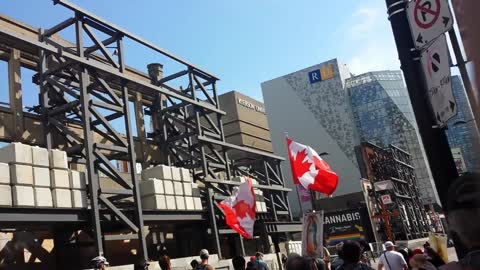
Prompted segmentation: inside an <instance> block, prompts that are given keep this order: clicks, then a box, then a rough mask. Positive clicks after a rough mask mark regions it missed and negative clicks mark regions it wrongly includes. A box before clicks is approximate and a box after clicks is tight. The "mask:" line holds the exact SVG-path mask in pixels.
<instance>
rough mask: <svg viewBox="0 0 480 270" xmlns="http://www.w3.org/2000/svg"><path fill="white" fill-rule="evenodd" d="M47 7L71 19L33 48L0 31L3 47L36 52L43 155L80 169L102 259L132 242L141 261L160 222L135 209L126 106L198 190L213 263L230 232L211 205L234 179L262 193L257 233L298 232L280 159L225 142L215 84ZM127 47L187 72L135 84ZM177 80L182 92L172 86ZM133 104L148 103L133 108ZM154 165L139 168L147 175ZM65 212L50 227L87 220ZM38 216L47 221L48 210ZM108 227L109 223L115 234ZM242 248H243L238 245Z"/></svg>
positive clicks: (88, 18)
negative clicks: (151, 226)
mask: <svg viewBox="0 0 480 270" xmlns="http://www.w3.org/2000/svg"><path fill="white" fill-rule="evenodd" d="M54 3H55V4H59V5H61V6H63V7H65V8H67V9H69V10H70V11H71V12H72V13H73V15H72V17H71V18H69V19H67V20H65V21H63V22H61V23H59V24H57V25H55V26H53V27H51V28H50V29H46V30H40V32H39V33H38V40H34V39H31V38H29V37H27V36H25V35H22V34H19V33H17V32H14V31H12V30H10V29H8V28H4V27H1V26H0V36H1V37H2V39H4V40H9V42H8V43H9V44H8V46H11V47H12V48H18V49H22V46H25V45H28V46H30V47H34V48H36V49H37V50H38V74H37V75H36V76H35V78H34V80H35V82H36V83H38V85H39V87H40V109H39V112H40V114H41V117H42V122H43V127H44V133H45V145H46V147H47V148H48V149H53V148H59V149H63V150H65V151H66V152H67V153H68V156H69V160H70V161H71V162H73V163H79V164H85V167H86V171H87V178H88V183H89V184H88V197H89V200H90V209H89V210H88V211H89V213H90V219H89V223H88V224H89V225H88V226H89V227H90V234H91V236H92V238H93V239H94V242H95V247H96V251H97V253H98V254H99V255H102V254H104V241H109V240H124V239H138V241H139V249H138V255H139V259H148V258H147V256H148V253H147V247H146V240H145V233H144V230H143V227H144V218H145V219H148V220H150V221H155V220H165V219H166V218H161V216H160V215H159V216H160V217H158V216H157V217H155V215H154V214H152V213H146V212H145V211H142V206H141V200H140V194H139V189H138V181H139V179H138V176H137V175H136V173H135V164H136V162H137V160H139V159H138V158H137V154H138V153H142V152H143V151H144V150H142V149H136V147H135V144H134V135H133V131H132V121H133V119H134V117H133V116H132V115H131V114H132V113H131V110H130V108H129V106H130V104H129V103H130V102H132V101H133V102H134V106H135V110H137V111H138V110H140V111H141V115H143V107H142V105H146V107H147V108H146V112H145V113H146V114H148V115H151V118H152V126H153V131H152V133H151V134H149V137H150V138H152V139H153V142H154V144H156V145H157V146H158V148H159V149H160V151H161V153H162V157H163V161H162V163H164V164H167V165H174V166H180V167H185V168H188V169H189V170H190V171H191V172H192V174H193V176H194V180H195V181H200V182H202V183H204V184H205V193H204V194H203V198H204V200H205V202H204V205H206V206H207V207H206V212H207V214H208V222H209V224H210V225H209V226H210V229H211V230H212V232H213V233H212V235H213V240H214V241H215V246H216V252H217V253H218V254H219V257H222V254H221V249H220V235H222V234H232V233H233V231H232V230H229V229H228V228H227V227H226V225H225V222H224V215H223V213H222V211H221V210H220V208H219V207H218V206H217V202H218V201H219V200H221V199H223V198H225V196H228V195H231V191H232V188H233V187H235V186H237V185H239V184H240V183H239V182H235V181H233V179H234V177H235V176H251V177H254V178H255V179H257V180H258V182H259V184H258V185H254V187H255V188H258V189H260V190H262V191H263V192H264V195H265V200H266V202H267V208H268V211H267V213H266V214H261V215H260V218H259V220H257V225H256V226H257V228H260V231H261V232H262V234H263V235H268V234H271V235H272V234H273V235H275V234H277V233H288V232H294V231H298V230H299V224H298V223H295V222H293V219H292V216H291V212H290V207H289V203H288V199H287V193H288V192H289V191H290V189H288V188H286V187H285V182H284V180H283V176H282V171H281V169H280V162H281V161H282V160H283V158H281V157H278V156H275V155H272V154H268V153H265V152H262V151H257V150H253V149H250V148H245V147H240V146H237V145H234V144H230V143H227V142H226V141H225V136H224V132H223V126H222V116H224V115H225V112H223V111H222V110H221V109H220V106H219V102H218V96H217V89H216V81H217V80H218V78H217V77H216V76H214V75H212V74H210V73H208V72H206V71H204V70H202V69H200V68H198V67H196V66H194V65H192V64H190V63H188V62H187V61H184V60H182V59H180V58H178V57H176V56H175V55H173V54H171V53H169V52H167V51H165V50H163V49H161V48H159V47H157V46H155V45H153V44H151V43H149V42H147V41H145V40H143V39H141V38H140V37H137V36H136V35H134V34H132V33H129V32H128V31H126V30H124V29H122V28H120V27H118V26H115V25H113V24H111V23H108V22H106V21H105V20H103V19H101V18H99V17H97V16H96V15H94V14H92V13H89V12H88V11H85V10H83V9H81V8H80V7H78V6H76V5H74V4H72V3H70V2H68V1H64V0H54ZM69 27H73V28H74V33H75V39H74V40H73V41H68V42H65V41H64V40H59V39H58V38H56V36H57V35H58V34H59V33H60V32H62V30H65V29H67V28H69ZM126 40H128V41H130V42H134V43H135V44H137V45H140V46H142V47H144V48H148V49H150V50H153V51H154V52H155V53H157V54H159V55H162V56H163V57H166V58H168V59H169V60H171V61H173V62H175V63H176V64H178V65H181V66H183V67H184V68H183V69H182V70H181V71H178V72H176V73H173V74H171V75H169V76H165V77H164V76H163V70H162V65H160V64H151V65H149V66H148V69H149V75H150V76H149V77H150V80H151V82H146V81H145V80H140V79H138V78H137V77H135V76H133V75H132V74H131V73H128V72H127V65H126V63H125V59H126V53H125V49H124V42H125V41H126ZM87 44H91V45H87ZM112 47H113V49H115V52H114V53H112V52H111V49H112ZM174 81H175V83H178V82H179V81H180V82H183V83H184V85H182V86H179V87H176V86H173V85H174V83H172V82H174ZM139 96H141V98H142V99H144V100H148V101H149V104H139V103H137V102H138V101H139V99H138V97H139ZM132 118H133V119H132ZM137 120H138V118H137ZM74 126H75V127H77V129H75V128H74ZM79 126H80V127H81V131H82V132H81V133H79V132H78V127H79ZM137 130H139V124H138V122H137ZM138 133H139V135H138V138H136V139H137V140H139V141H140V148H142V147H143V146H144V145H145V144H146V140H147V138H146V137H143V138H142V136H141V134H140V131H139V132H138ZM235 152H247V153H248V154H249V157H250V158H248V159H245V158H243V159H234V158H231V157H230V153H233V154H235ZM232 156H234V155H232ZM113 160H125V161H128V162H129V164H130V170H129V171H130V179H126V177H125V176H123V175H122V174H121V173H120V172H119V171H118V170H117V169H116V168H115V166H114V164H113V163H112V161H113ZM158 163H159V162H158V161H157V162H155V161H147V160H145V159H144V160H142V166H143V167H144V168H146V167H147V166H149V165H156V164H158ZM100 176H102V178H101V177H100ZM104 176H105V177H106V179H107V180H105V179H104V178H105V177H104ZM105 181H111V182H112V183H115V184H116V185H115V186H116V188H107V187H105V185H104V182H105ZM51 211H56V210H54V209H52V210H51ZM63 212H65V213H62V214H59V215H54V216H52V217H53V219H55V218H57V217H58V218H59V219H69V218H72V217H73V219H75V220H77V219H78V220H82V221H83V222H84V221H85V218H84V216H83V214H82V215H80V214H78V213H70V212H67V211H63ZM82 212H83V211H82ZM21 215H29V214H28V213H23V214H21ZM35 215H36V216H35V217H38V218H41V219H42V222H45V221H46V220H44V219H45V215H46V214H45V211H43V212H42V213H36V214H35ZM168 217H170V218H175V215H168ZM200 217H201V216H195V218H196V219H198V218H200ZM10 218H12V219H11V220H9V218H8V216H5V217H4V219H3V220H0V221H2V222H6V223H8V222H12V223H15V222H25V221H27V220H31V219H32V218H27V217H26V216H19V215H15V216H14V217H13V216H10ZM111 224H115V228H116V229H115V230H113V229H112V226H111ZM120 225H121V226H120ZM117 226H120V227H117ZM118 228H120V229H118ZM273 241H274V244H275V249H276V250H278V241H279V240H278V238H277V237H273ZM240 243H241V244H242V250H244V248H243V242H242V239H241V238H240Z"/></svg>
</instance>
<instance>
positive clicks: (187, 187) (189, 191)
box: [183, 182, 192, 196]
mask: <svg viewBox="0 0 480 270" xmlns="http://www.w3.org/2000/svg"><path fill="white" fill-rule="evenodd" d="M183 193H185V196H192V183H186V182H185V183H183Z"/></svg>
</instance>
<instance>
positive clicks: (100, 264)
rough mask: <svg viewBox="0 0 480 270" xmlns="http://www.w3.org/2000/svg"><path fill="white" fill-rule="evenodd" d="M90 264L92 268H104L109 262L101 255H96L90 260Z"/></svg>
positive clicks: (99, 269) (95, 269) (101, 269)
mask: <svg viewBox="0 0 480 270" xmlns="http://www.w3.org/2000/svg"><path fill="white" fill-rule="evenodd" d="M90 264H91V265H92V267H93V270H105V269H107V266H109V265H110V263H109V262H108V261H107V259H106V258H105V257H103V256H97V257H95V258H93V259H92V260H91V261H90Z"/></svg>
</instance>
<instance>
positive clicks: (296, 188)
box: [283, 131, 304, 219]
mask: <svg viewBox="0 0 480 270" xmlns="http://www.w3.org/2000/svg"><path fill="white" fill-rule="evenodd" d="M283 133H284V134H285V138H288V132H286V131H285V132H283ZM287 147H288V145H287ZM287 153H288V149H287ZM287 155H288V154H287ZM288 162H290V161H288ZM290 173H291V172H290ZM292 177H293V175H292ZM292 183H293V181H292ZM294 185H295V184H294ZM295 190H296V191H297V198H298V204H299V206H300V213H301V215H300V219H301V218H302V216H303V214H304V212H303V205H302V199H301V198H300V192H299V191H298V185H295Z"/></svg>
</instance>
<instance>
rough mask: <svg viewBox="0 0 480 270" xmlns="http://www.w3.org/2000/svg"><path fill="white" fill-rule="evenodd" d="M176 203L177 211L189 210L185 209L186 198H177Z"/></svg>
mask: <svg viewBox="0 0 480 270" xmlns="http://www.w3.org/2000/svg"><path fill="white" fill-rule="evenodd" d="M175 203H176V206H177V210H187V209H186V207H185V197H183V196H175Z"/></svg>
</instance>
